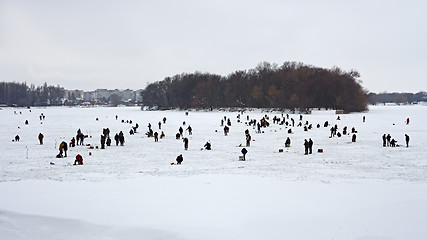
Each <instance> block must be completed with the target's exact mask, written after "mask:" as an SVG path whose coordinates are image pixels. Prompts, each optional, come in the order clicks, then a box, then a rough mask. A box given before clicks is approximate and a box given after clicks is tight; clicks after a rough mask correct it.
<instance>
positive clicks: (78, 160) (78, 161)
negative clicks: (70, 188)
mask: <svg viewBox="0 0 427 240" xmlns="http://www.w3.org/2000/svg"><path fill="white" fill-rule="evenodd" d="M74 165H83V157H82V155H80V154H77V156H76V160H75V161H74Z"/></svg>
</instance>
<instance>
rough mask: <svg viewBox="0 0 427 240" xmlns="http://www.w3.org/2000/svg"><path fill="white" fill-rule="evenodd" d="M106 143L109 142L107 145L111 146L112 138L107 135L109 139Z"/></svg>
mask: <svg viewBox="0 0 427 240" xmlns="http://www.w3.org/2000/svg"><path fill="white" fill-rule="evenodd" d="M106 143H107V146H108V147H109V146H111V138H110V137H107V141H106Z"/></svg>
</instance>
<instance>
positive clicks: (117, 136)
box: [114, 133, 119, 146]
mask: <svg viewBox="0 0 427 240" xmlns="http://www.w3.org/2000/svg"><path fill="white" fill-rule="evenodd" d="M114 141H116V146H119V134H118V133H116V135H114Z"/></svg>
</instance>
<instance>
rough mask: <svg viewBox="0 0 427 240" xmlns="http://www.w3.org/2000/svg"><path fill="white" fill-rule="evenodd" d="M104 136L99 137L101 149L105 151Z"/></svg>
mask: <svg viewBox="0 0 427 240" xmlns="http://www.w3.org/2000/svg"><path fill="white" fill-rule="evenodd" d="M105 141H106V139H105V135H101V149H105Z"/></svg>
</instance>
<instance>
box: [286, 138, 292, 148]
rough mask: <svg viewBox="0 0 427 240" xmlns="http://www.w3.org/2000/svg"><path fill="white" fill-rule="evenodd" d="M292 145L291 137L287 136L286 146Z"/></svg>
mask: <svg viewBox="0 0 427 240" xmlns="http://www.w3.org/2000/svg"><path fill="white" fill-rule="evenodd" d="M290 146H291V139H290V138H289V137H288V138H286V141H285V147H287V148H288V147H290Z"/></svg>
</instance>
